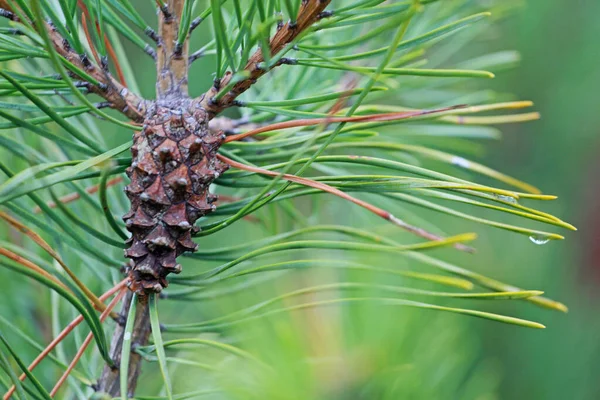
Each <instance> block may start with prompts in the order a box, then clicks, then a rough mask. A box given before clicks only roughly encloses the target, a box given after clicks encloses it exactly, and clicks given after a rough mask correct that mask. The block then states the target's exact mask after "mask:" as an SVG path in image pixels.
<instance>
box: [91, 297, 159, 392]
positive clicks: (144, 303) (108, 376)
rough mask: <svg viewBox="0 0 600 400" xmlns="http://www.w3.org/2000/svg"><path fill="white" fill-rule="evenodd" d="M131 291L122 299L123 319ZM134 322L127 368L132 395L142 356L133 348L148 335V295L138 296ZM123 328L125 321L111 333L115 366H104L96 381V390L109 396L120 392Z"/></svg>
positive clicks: (143, 343) (145, 340)
mask: <svg viewBox="0 0 600 400" xmlns="http://www.w3.org/2000/svg"><path fill="white" fill-rule="evenodd" d="M132 297H133V292H128V293H127V294H126V295H125V298H124V299H123V307H122V310H121V316H122V318H123V321H124V320H125V319H126V318H127V315H128V314H129V308H130V306H131V298H132ZM135 306H136V307H137V310H136V315H135V322H134V326H133V333H132V337H131V347H132V351H131V355H130V356H129V369H128V376H127V391H128V393H127V395H128V397H133V394H134V392H135V388H136V386H137V380H138V378H139V376H140V372H141V371H142V357H141V356H140V355H139V354H137V353H136V352H135V351H134V350H135V348H136V346H143V345H145V344H146V343H147V342H148V337H149V336H150V331H151V330H150V318H149V311H148V297H147V296H139V297H138V301H137V304H135ZM124 330H125V323H123V324H117V327H116V329H115V332H114V334H113V338H112V342H111V346H110V356H111V358H112V359H113V360H114V361H115V365H116V367H115V368H111V367H109V366H105V367H104V371H103V372H102V377H101V378H100V381H99V382H98V387H97V391H98V392H100V393H106V394H108V395H110V396H111V397H117V396H120V394H121V388H120V379H121V378H120V377H121V374H120V368H121V352H122V350H123V334H124Z"/></svg>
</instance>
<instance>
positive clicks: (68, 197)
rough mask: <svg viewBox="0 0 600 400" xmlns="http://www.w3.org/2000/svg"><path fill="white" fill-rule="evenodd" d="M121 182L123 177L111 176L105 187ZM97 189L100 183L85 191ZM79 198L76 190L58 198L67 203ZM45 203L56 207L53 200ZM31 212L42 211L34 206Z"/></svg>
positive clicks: (95, 190) (91, 192)
mask: <svg viewBox="0 0 600 400" xmlns="http://www.w3.org/2000/svg"><path fill="white" fill-rule="evenodd" d="M121 182H123V177H121V176H119V177H116V178H113V179H111V180H109V181H107V182H106V187H107V188H108V187H111V186H114V185H116V184H118V183H121ZM99 189H100V185H93V186H90V187H87V188H85V191H86V192H87V193H89V194H93V193H96V192H97V191H98V190H99ZM79 198H81V195H80V194H79V193H77V192H74V193H69V194H67V195H65V196H63V197H61V198H59V200H60V202H61V203H62V204H67V203H71V202H73V201H75V200H77V199H79ZM46 205H47V206H48V207H50V208H56V203H55V202H53V201H49V202H48V203H46ZM33 212H34V213H36V214H39V213H40V212H42V209H41V208H40V207H37V206H36V207H35V208H34V209H33Z"/></svg>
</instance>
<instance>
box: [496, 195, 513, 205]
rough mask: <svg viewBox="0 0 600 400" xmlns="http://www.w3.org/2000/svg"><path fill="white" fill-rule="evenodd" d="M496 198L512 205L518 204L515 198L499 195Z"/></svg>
mask: <svg viewBox="0 0 600 400" xmlns="http://www.w3.org/2000/svg"><path fill="white" fill-rule="evenodd" d="M496 198H497V199H498V200H502V201H506V202H508V203H511V204H517V199H515V198H514V197H510V196H505V195H503V194H497V195H496Z"/></svg>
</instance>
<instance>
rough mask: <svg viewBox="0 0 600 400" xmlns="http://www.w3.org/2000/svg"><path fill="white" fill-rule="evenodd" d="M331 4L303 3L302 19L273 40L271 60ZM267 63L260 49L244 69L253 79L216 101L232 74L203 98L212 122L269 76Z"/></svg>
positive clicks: (314, 0) (310, 0) (319, 1)
mask: <svg viewBox="0 0 600 400" xmlns="http://www.w3.org/2000/svg"><path fill="white" fill-rule="evenodd" d="M330 2H331V0H303V1H302V4H301V5H300V10H299V11H298V17H297V18H296V21H294V22H288V23H287V24H285V25H284V26H283V27H282V28H281V29H279V30H278V31H277V33H276V34H275V35H274V36H273V37H272V38H271V41H270V43H269V48H270V51H271V56H274V55H276V54H277V53H279V52H280V51H281V50H283V48H284V47H285V46H286V45H287V44H288V43H290V42H292V41H293V40H294V39H295V38H296V37H298V35H300V34H301V33H302V32H304V31H306V29H308V28H310V27H311V26H312V25H313V24H314V23H315V22H317V21H318V20H319V19H320V17H321V13H322V12H323V10H325V8H326V7H327V6H328V5H329V3H330ZM263 61H264V57H263V54H262V51H261V50H260V49H258V50H257V51H256V52H255V53H254V54H253V55H252V57H250V59H249V60H248V63H247V64H246V66H245V67H244V70H245V71H247V72H249V74H250V75H249V77H248V78H246V79H244V80H242V81H240V82H238V83H236V84H235V85H234V86H233V88H232V89H231V90H230V91H229V92H228V93H226V94H225V95H224V96H223V97H221V98H220V99H219V100H215V98H214V97H215V96H216V95H217V93H218V92H219V90H220V89H221V88H222V87H225V86H227V84H228V83H229V81H230V80H231V78H232V74H231V73H230V72H228V73H227V75H226V76H224V77H223V78H222V79H221V80H220V82H219V85H218V86H219V87H215V86H213V87H212V88H210V89H209V90H208V92H206V93H204V94H203V95H202V96H201V97H200V102H201V105H202V107H203V108H204V109H205V110H206V111H207V112H208V114H209V117H210V118H212V117H214V116H216V115H217V114H219V113H220V112H221V111H223V110H224V109H226V108H228V107H231V106H232V105H234V104H235V99H236V98H237V97H238V96H239V95H240V94H242V93H244V92H245V91H246V90H248V89H249V88H250V87H251V86H252V85H253V84H254V83H255V82H256V80H257V79H259V78H260V77H262V76H263V75H265V74H266V73H267V72H268V69H264V68H261V67H260V63H262V62H263Z"/></svg>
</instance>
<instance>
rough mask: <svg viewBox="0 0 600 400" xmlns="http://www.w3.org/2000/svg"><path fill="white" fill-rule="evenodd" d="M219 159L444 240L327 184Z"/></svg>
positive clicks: (407, 228)
mask: <svg viewBox="0 0 600 400" xmlns="http://www.w3.org/2000/svg"><path fill="white" fill-rule="evenodd" d="M217 157H218V158H219V159H220V160H221V161H223V162H225V163H227V164H229V165H230V166H232V167H234V168H238V169H241V170H244V171H249V172H255V173H258V174H262V175H268V176H272V177H281V178H282V179H285V180H286V181H290V182H294V183H297V184H299V185H303V186H308V187H311V188H314V189H318V190H322V191H324V192H327V193H330V194H333V195H335V196H338V197H341V198H342V199H345V200H348V201H350V202H352V203H354V204H356V205H358V206H361V207H363V208H365V209H367V210H369V211H370V212H372V213H373V214H375V215H377V216H378V217H381V218H383V219H385V220H386V221H390V222H391V223H393V224H394V225H397V226H399V227H401V228H402V229H405V230H406V231H408V232H410V233H413V234H415V235H417V236H420V237H422V238H425V239H427V240H433V241H436V240H442V239H443V238H442V237H440V236H437V235H435V234H433V233H430V232H427V231H426V230H424V229H422V228H418V227H415V226H412V225H409V224H407V223H406V222H404V221H402V220H401V219H399V218H396V217H395V216H394V215H393V214H391V213H390V212H389V211H386V210H383V209H381V208H379V207H377V206H374V205H372V204H370V203H367V202H366V201H363V200H360V199H357V198H355V197H352V196H350V195H349V194H347V193H345V192H342V191H341V190H339V189H336V188H334V187H332V186H329V185H327V184H325V183H322V182H317V181H314V180H312V179H308V178H302V177H300V176H296V175H291V174H280V173H278V172H275V171H269V170H267V169H263V168H258V167H253V166H250V165H246V164H242V163H239V162H237V161H234V160H232V159H230V158H227V157H225V156H223V155H220V154H219V155H217ZM454 247H455V248H457V249H459V250H463V251H468V252H471V251H472V249H471V248H470V247H468V246H465V245H463V244H461V243H456V244H454Z"/></svg>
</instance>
